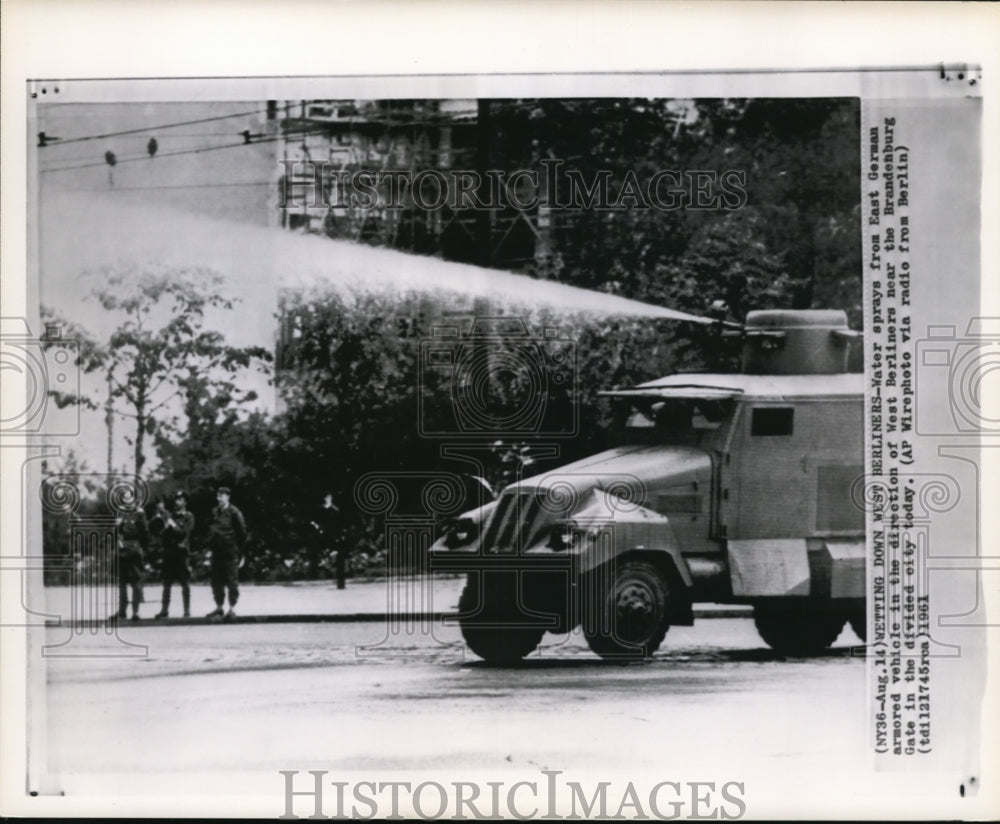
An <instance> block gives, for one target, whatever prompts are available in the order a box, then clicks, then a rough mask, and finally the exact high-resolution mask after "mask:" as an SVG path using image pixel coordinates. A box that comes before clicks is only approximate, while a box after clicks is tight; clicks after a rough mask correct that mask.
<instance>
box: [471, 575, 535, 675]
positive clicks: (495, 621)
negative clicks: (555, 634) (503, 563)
mask: <svg viewBox="0 0 1000 824" xmlns="http://www.w3.org/2000/svg"><path fill="white" fill-rule="evenodd" d="M497 577H499V576H497ZM486 582H487V586H486V588H484V592H485V603H484V604H480V600H481V599H480V591H479V582H478V580H476V582H475V585H474V584H473V583H472V581H471V580H470V581H467V582H466V584H465V588H464V589H463V590H462V595H461V597H460V598H459V599H458V611H459V613H460V614H461V615H462V616H464V617H462V618H459V622H458V623H459V626H460V627H461V630H462V637H463V638H464V639H465V643H466V644H467V645H468V647H469V649H471V650H472V651H473V652H474V653H475V654H476V655H478V656H479V657H480V658H482V659H483V660H484V661H486V662H488V663H490V664H516V663H517V662H518V661H520V660H521V659H522V658H524V656H526V655H528V654H529V653H531V652H533V651H534V650H535V648H536V647H537V646H538V644H539V643H540V642H541V640H542V636H544V635H545V629H544V628H543V627H533V626H526V625H525V624H524V622H525V621H526V620H529V619H528V618H526V617H525V616H523V615H521V614H520V612H519V610H518V608H517V601H516V600H515V597H516V596H515V592H516V590H515V591H512V590H511V587H510V582H507V581H504V582H503V583H505V584H507V585H506V586H502V587H499V588H498V587H496V586H495V583H496V581H495V580H492V579H491V578H487V579H486Z"/></svg>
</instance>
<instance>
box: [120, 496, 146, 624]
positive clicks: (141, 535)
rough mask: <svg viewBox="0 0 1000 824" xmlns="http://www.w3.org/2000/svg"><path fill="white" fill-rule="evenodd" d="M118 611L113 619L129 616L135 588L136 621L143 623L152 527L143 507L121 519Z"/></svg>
mask: <svg viewBox="0 0 1000 824" xmlns="http://www.w3.org/2000/svg"><path fill="white" fill-rule="evenodd" d="M117 527H118V529H117V531H118V612H117V613H115V615H113V616H112V618H117V619H118V620H124V619H125V616H126V615H127V614H128V589H129V587H131V589H132V620H133V621H138V620H139V604H141V603H142V600H143V598H142V565H143V561H144V554H145V552H146V550H147V549H148V548H149V525H148V524H147V522H146V513H145V512H143V511H142V509H141V508H138V507H137V508H136V509H135V510H133V511H131V512H125V513H123V514H122V515H120V516H119V517H118V520H117Z"/></svg>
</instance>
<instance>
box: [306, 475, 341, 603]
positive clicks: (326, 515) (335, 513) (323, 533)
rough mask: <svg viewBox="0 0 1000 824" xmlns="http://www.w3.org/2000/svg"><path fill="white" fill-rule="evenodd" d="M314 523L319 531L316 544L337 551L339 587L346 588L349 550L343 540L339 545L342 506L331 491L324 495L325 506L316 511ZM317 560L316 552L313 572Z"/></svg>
mask: <svg viewBox="0 0 1000 824" xmlns="http://www.w3.org/2000/svg"><path fill="white" fill-rule="evenodd" d="M312 523H313V526H314V527H315V528H316V530H317V531H318V533H319V534H318V536H317V541H316V543H315V544H314V546H315V547H316V548H317V549H319V550H320V551H321V552H324V553H329V552H336V553H337V555H336V559H337V560H336V567H337V589H344V587H345V586H346V579H347V567H346V564H347V552H346V549H345V547H344V546H343V543H344V542H343V540H341V542H340V543H341V545H340V546H337V538H338V535H337V529H338V527H339V526H340V508H339V507H338V506H337V505H336V504H335V503H334V502H333V495H332V494H331V493H329V492H327V493H326V495H324V496H323V506H322V507H320V510H319V512H318V513H316V520H315V521H313V522H312ZM317 561H318V558H317V557H316V554H315V553H314V554H313V557H312V558H310V573H311V574H312V573H313V571H314V570H315V566H316V562H317Z"/></svg>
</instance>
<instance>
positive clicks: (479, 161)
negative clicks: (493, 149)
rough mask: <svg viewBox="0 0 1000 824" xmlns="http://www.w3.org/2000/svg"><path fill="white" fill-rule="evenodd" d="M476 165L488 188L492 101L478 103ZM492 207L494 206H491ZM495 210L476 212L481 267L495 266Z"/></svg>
mask: <svg viewBox="0 0 1000 824" xmlns="http://www.w3.org/2000/svg"><path fill="white" fill-rule="evenodd" d="M476 108H477V112H476V165H477V166H478V169H477V171H478V172H479V180H480V185H481V186H487V185H488V184H487V183H486V180H487V177H486V173H487V172H488V171H489V169H490V154H491V153H490V141H491V140H492V139H493V123H492V113H491V111H490V101H489V100H487V99H483V98H479V100H477V101H476ZM490 205H492V204H490ZM494 220H495V215H494V213H493V209H478V210H477V211H476V243H477V245H478V246H479V254H478V255H477V258H478V259H477V261H476V262H477V263H478V264H479V265H480V266H492V265H493V221H494Z"/></svg>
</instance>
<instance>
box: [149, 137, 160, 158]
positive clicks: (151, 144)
mask: <svg viewBox="0 0 1000 824" xmlns="http://www.w3.org/2000/svg"><path fill="white" fill-rule="evenodd" d="M159 148H160V144H159V143H157V142H156V138H155V137H151V138H149V143H147V144H146V151H147V152H149V156H150V157H152V156H153V155H155V154H156V150H157V149H159Z"/></svg>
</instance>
